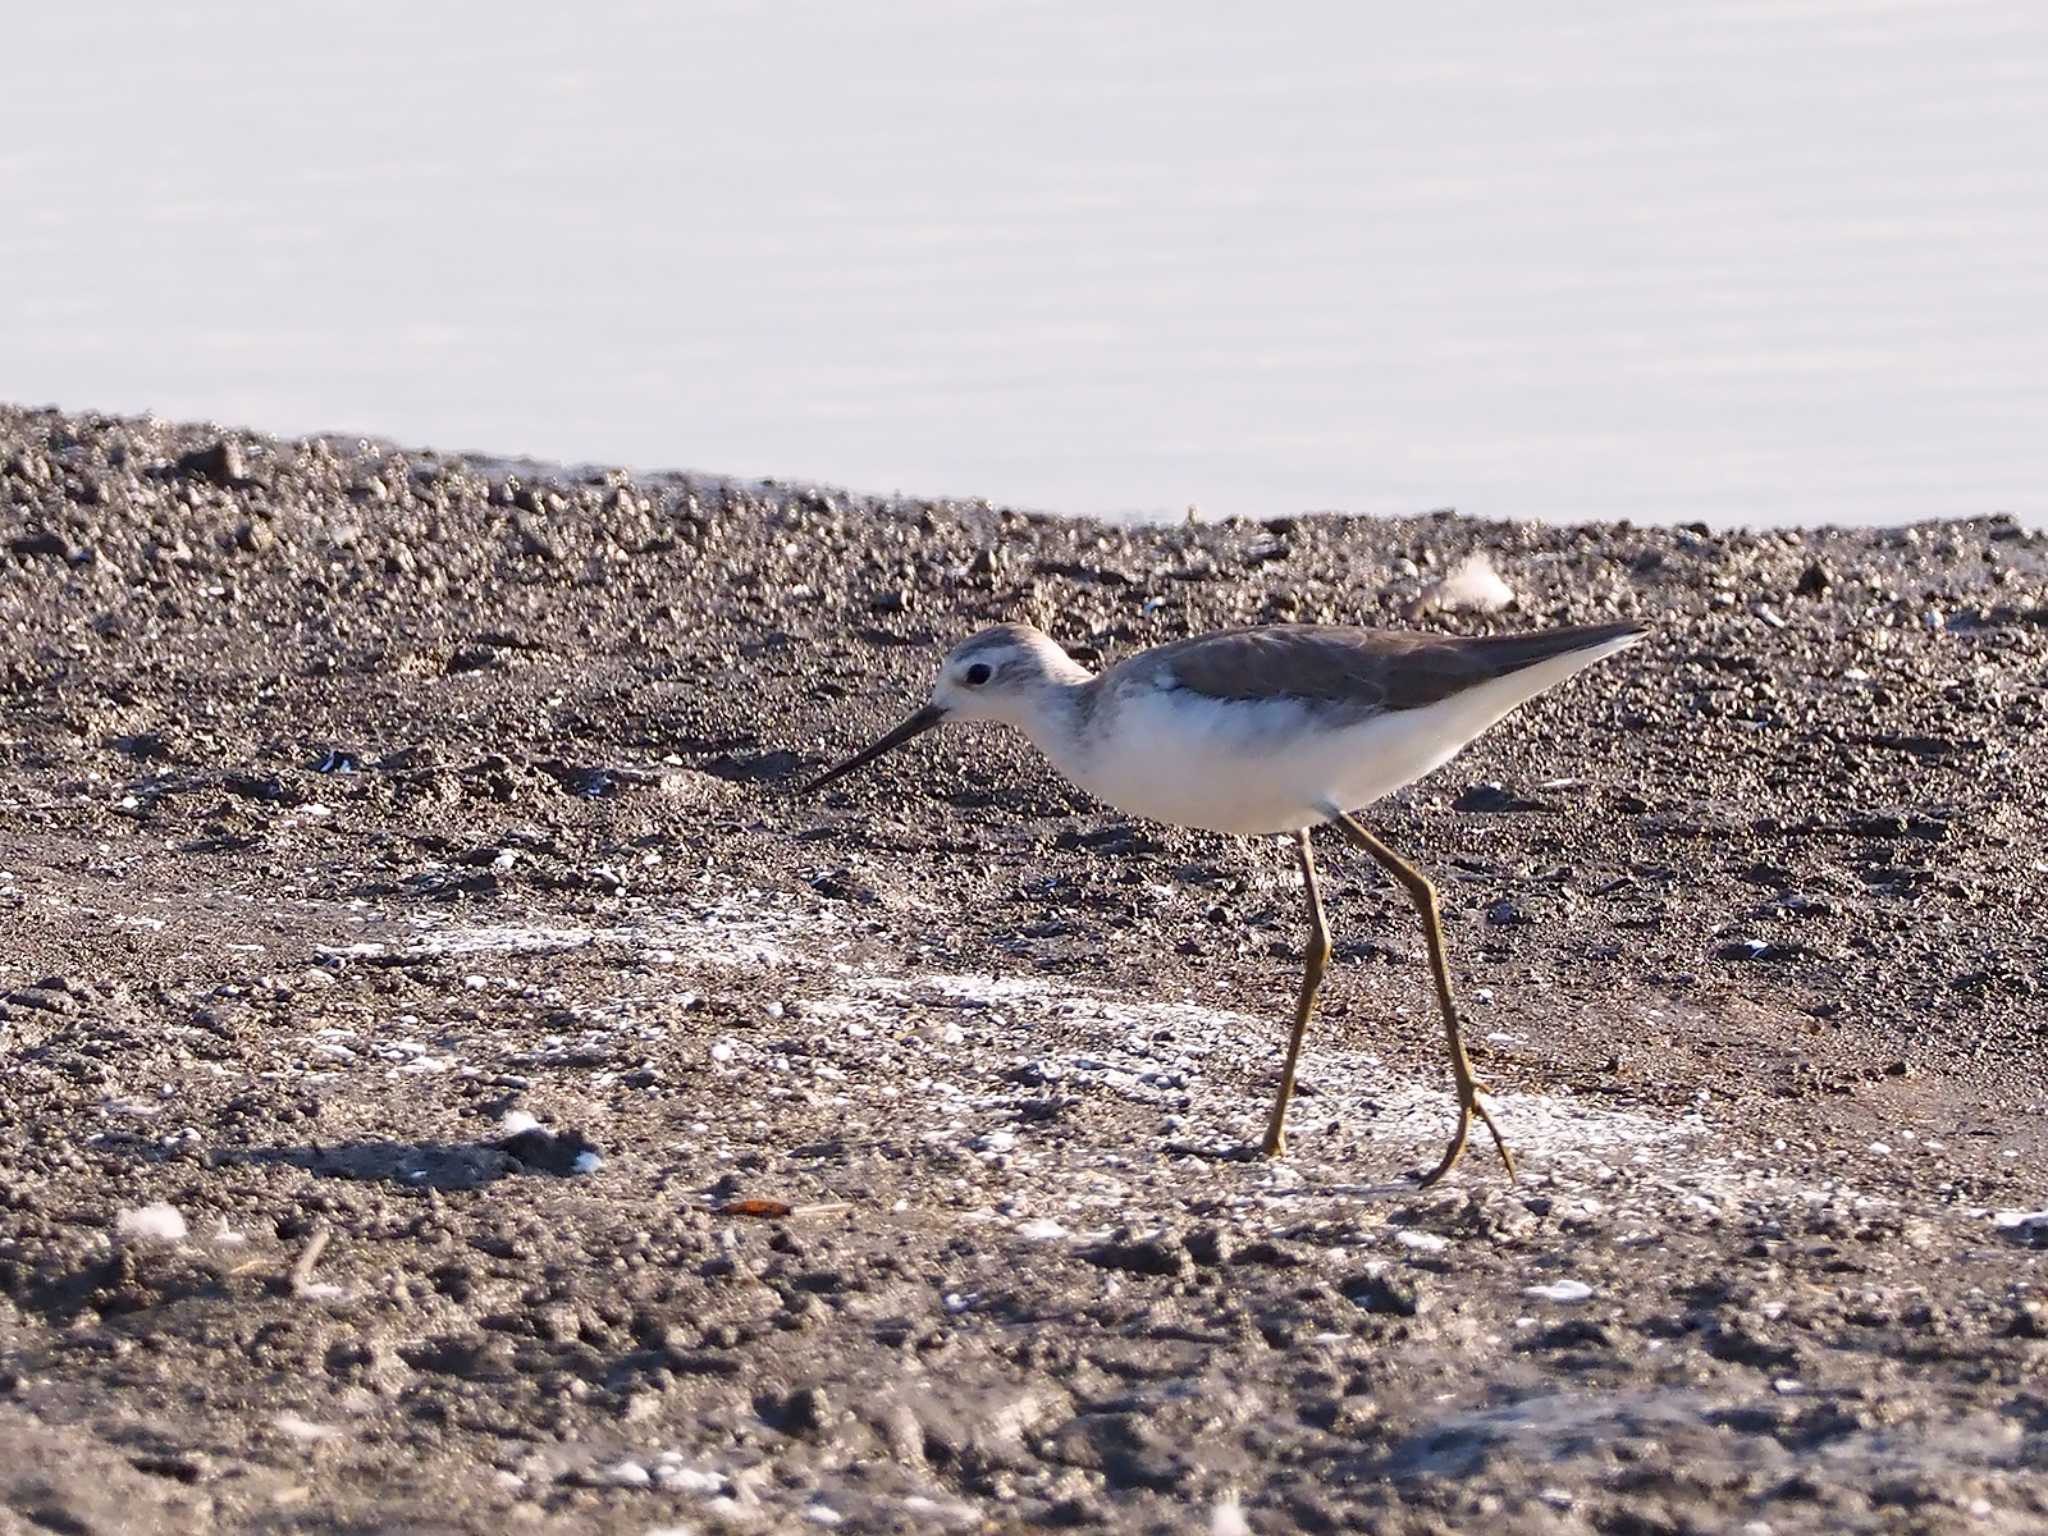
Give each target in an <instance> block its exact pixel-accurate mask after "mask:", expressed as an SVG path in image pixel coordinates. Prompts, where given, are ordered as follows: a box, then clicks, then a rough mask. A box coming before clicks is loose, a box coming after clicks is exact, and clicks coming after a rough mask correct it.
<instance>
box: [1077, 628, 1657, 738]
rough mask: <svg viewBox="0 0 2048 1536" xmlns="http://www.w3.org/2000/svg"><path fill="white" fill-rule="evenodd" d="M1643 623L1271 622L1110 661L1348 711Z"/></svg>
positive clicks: (1453, 683)
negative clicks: (1492, 626)
mask: <svg viewBox="0 0 2048 1536" xmlns="http://www.w3.org/2000/svg"><path fill="white" fill-rule="evenodd" d="M1641 632H1642V626H1641V625H1638V624H1589V625H1584V626H1580V627H1577V628H1572V629H1551V630H1543V631H1540V632H1538V633H1535V634H1523V635H1485V636H1478V637H1467V636H1461V635H1433V634H1427V633H1420V632H1416V631H1411V630H1395V629H1354V628H1350V627H1348V626H1341V625H1321V624H1273V625H1268V626H1264V627H1261V628H1257V629H1238V630H1229V631H1226V632H1224V633H1222V634H1215V635H1202V636H1198V637H1197V638H1195V639H1192V640H1181V641H1176V642H1174V643H1172V644H1170V645H1162V646H1160V647H1158V648H1157V649H1155V650H1150V651H1146V652H1144V653H1143V654H1142V655H1139V656H1134V657H1132V658H1131V660H1130V661H1128V662H1126V663H1125V664H1124V666H1123V667H1119V668H1117V669H1116V670H1117V671H1119V672H1122V671H1125V670H1126V669H1128V670H1129V671H1130V673H1131V674H1132V675H1133V677H1134V678H1135V677H1136V676H1138V675H1144V676H1146V677H1147V678H1148V680H1149V681H1151V682H1152V683H1153V684H1154V686H1157V687H1162V688H1175V689H1186V690H1187V691H1188V692H1191V693H1199V694H1203V695H1205V696H1207V697H1209V698H1212V699H1236V700H1249V699H1271V698H1293V699H1300V700H1302V701H1304V702H1306V703H1309V704H1311V705H1316V706H1319V707H1323V708H1328V709H1332V710H1336V711H1340V712H1342V713H1345V714H1357V715H1371V714H1378V713H1381V712H1382V711H1386V710H1402V709H1421V708H1423V707H1425V706H1427V705H1430V704H1435V703H1437V702H1439V701H1440V700H1443V699H1447V698H1450V697H1451V696H1452V695H1453V694H1456V693H1459V692H1461V691H1462V690H1464V689H1466V688H1470V687H1472V686H1474V685H1475V684H1478V683H1483V682H1486V681H1488V680H1489V679H1491V678H1496V677H1505V676H1506V675H1507V674H1509V673H1511V672H1519V671H1521V670H1522V668H1524V667H1530V666H1534V665H1536V664H1537V663H1538V662H1541V661H1547V660H1549V659H1550V658H1551V657H1553V656H1561V655H1564V654H1565V653H1567V652H1570V651H1577V650H1584V649H1588V648H1590V647H1592V646H1596V645H1604V644H1606V643H1607V642H1609V641H1612V640H1619V639H1623V638H1625V637H1627V636H1629V635H1634V634H1640V633H1641Z"/></svg>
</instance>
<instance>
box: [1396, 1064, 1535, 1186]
mask: <svg viewBox="0 0 2048 1536" xmlns="http://www.w3.org/2000/svg"><path fill="white" fill-rule="evenodd" d="M1485 1092H1486V1090H1485V1089H1484V1088H1482V1087H1481V1086H1480V1085H1479V1084H1478V1083H1477V1082H1476V1081H1471V1080H1467V1081H1465V1082H1461V1083H1459V1084H1458V1129H1457V1131H1456V1133H1455V1134H1454V1135H1453V1136H1452V1137H1451V1144H1450V1146H1449V1147H1447V1148H1446V1149H1445V1150H1444V1155H1443V1159H1442V1161H1440V1162H1439V1163H1438V1164H1437V1165H1436V1167H1434V1168H1432V1169H1431V1170H1430V1171H1429V1172H1428V1173H1426V1174H1424V1175H1423V1176H1422V1182H1421V1184H1420V1185H1418V1186H1417V1187H1418V1188H1421V1189H1427V1188H1429V1186H1430V1185H1432V1184H1434V1183H1436V1181H1437V1180H1438V1179H1441V1178H1442V1177H1443V1176H1444V1175H1445V1174H1447V1173H1449V1172H1450V1171H1451V1170H1452V1169H1453V1168H1455V1167H1457V1166H1458V1159H1459V1158H1461V1157H1463V1156H1464V1155H1465V1142H1466V1140H1467V1139H1468V1138H1469V1137H1470V1136H1471V1134H1472V1120H1473V1117H1474V1116H1477V1117H1478V1119H1479V1123H1480V1124H1481V1125H1484V1126H1485V1127H1486V1130H1487V1134H1489V1135H1490V1136H1492V1137H1493V1145H1494V1147H1495V1149H1496V1150H1497V1151H1498V1152H1499V1153H1500V1160H1501V1162H1502V1163H1503V1164H1504V1165H1505V1166H1506V1168H1507V1170H1508V1182H1509V1183H1511V1184H1512V1183H1513V1182H1514V1179H1515V1154H1514V1153H1512V1152H1510V1151H1509V1150H1508V1144H1507V1141H1506V1139H1505V1138H1503V1137H1502V1135H1501V1133H1500V1127H1499V1126H1497V1125H1495V1124H1494V1123H1493V1115H1492V1113H1491V1112H1490V1111H1489V1110H1488V1109H1487V1107H1486V1105H1485V1103H1484V1101H1483V1100H1482V1099H1481V1098H1480V1095H1481V1094H1483V1093H1485Z"/></svg>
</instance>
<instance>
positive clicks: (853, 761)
mask: <svg viewBox="0 0 2048 1536" xmlns="http://www.w3.org/2000/svg"><path fill="white" fill-rule="evenodd" d="M1088 677H1089V673H1088V669H1087V668H1085V667H1083V666H1082V665H1081V664H1080V663H1078V662H1077V661H1075V660H1074V659H1073V657H1071V656H1069V655H1068V654H1067V653H1066V652H1065V651H1063V650H1061V649H1060V648H1059V645H1058V644H1057V643H1056V642H1055V641H1054V640H1053V638H1052V636H1050V635H1048V634H1046V633H1045V632H1044V631H1043V630H1038V629H1033V628H1032V627H1031V626H1030V625H1029V624H998V625H996V626H995V627H994V628H993V629H984V630H983V631H982V632H981V633H980V634H978V635H976V636H975V637H974V638H973V639H971V640H966V641H963V642H961V643H960V644H959V645H958V646H956V647H954V649H953V653H952V654H951V655H949V656H948V657H947V658H946V660H945V662H944V663H943V664H942V665H941V666H940V668H939V675H938V679H937V681H935V682H934V683H933V684H932V697H931V702H930V703H929V704H927V705H925V707H924V708H923V709H920V710H919V711H918V712H917V713H916V714H914V715H912V716H911V717H910V718H909V719H907V720H905V721H904V722H903V723H902V724H901V725H899V726H897V727H896V728H895V729H894V730H893V731H890V732H889V733H888V734H887V735H886V736H884V737H882V738H881V740H879V741H877V742H875V743H874V744H873V745H872V746H869V747H866V748H864V749H863V750H861V751H859V752H856V753H855V754H854V755H853V756H852V757H849V758H848V759H847V760H846V761H845V762H843V763H840V764H839V765H838V766H837V767H835V768H832V769H830V770H829V771H827V772H825V773H823V774H820V775H819V776H818V777H817V778H815V779H813V780H811V782H810V783H808V784H806V785H804V786H803V791H802V792H803V793H805V794H808V793H810V792H811V791H812V790H816V789H822V788H823V787H824V786H825V785H827V784H830V783H831V782H832V781H833V780H835V779H838V778H841V777H843V776H844V775H846V774H849V773H851V772H853V770H854V769H856V768H860V767H864V766H865V765H866V764H868V763H871V762H873V761H874V760H875V759H876V758H878V757H880V756H881V755H882V754H883V753H884V752H888V751H892V750H894V749H895V748H897V747H900V746H902V745H903V743H904V742H906V741H909V740H911V739H912V738H913V737H916V736H921V735H923V734H924V733H925V732H926V731H928V730H930V729H931V728H932V727H933V726H936V725H944V724H946V723H947V722H948V721H953V720H995V721H999V722H1001V723H1002V724H1004V725H1014V726H1016V727H1018V729H1020V730H1022V731H1024V732H1025V733H1026V734H1028V735H1030V736H1031V737H1032V738H1033V739H1034V740H1037V739H1039V738H1040V737H1041V736H1042V734H1043V733H1044V730H1045V726H1046V723H1047V720H1048V718H1049V716H1050V715H1051V713H1052V711H1054V710H1055V708H1056V707H1057V703H1058V701H1059V700H1060V698H1061V697H1062V696H1063V694H1064V692H1065V690H1067V689H1069V688H1072V687H1075V686H1077V685H1079V684H1082V683H1085V682H1087V681H1088Z"/></svg>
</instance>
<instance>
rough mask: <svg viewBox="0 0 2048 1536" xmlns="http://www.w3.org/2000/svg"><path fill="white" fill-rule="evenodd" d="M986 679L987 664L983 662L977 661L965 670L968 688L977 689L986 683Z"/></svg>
mask: <svg viewBox="0 0 2048 1536" xmlns="http://www.w3.org/2000/svg"><path fill="white" fill-rule="evenodd" d="M988 679H989V671H988V663H987V662H985V661H977V662H976V663H975V664H974V665H973V666H971V667H969V668H968V669H967V675H966V678H965V681H966V683H967V686H968V687H970V688H979V687H980V686H981V685H982V684H983V683H985V682H987V681H988Z"/></svg>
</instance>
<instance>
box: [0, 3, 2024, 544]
mask: <svg viewBox="0 0 2048 1536" xmlns="http://www.w3.org/2000/svg"><path fill="white" fill-rule="evenodd" d="M1112 10H1114V11H1117V12H1120V15H1111V14H1109V12H1110V11H1112ZM5 32H6V38H5V46H4V50H0V397H4V398H8V399H14V400H21V401H28V402H34V403H44V402H55V403H58V404H63V405H66V406H71V407H79V408H86V407H97V408H104V409H112V410H120V411H139V410H143V409H153V410H155V411H158V412H160V413H162V414H166V415H171V416H178V417H184V416H212V417H215V418H219V419H223V420H226V421H230V422H234V423H237V424H250V425H255V426H260V427H264V428H267V429H271V430H275V431H283V432H299V431H313V430H348V431H361V432H371V433H377V434H382V435H387V436H391V437H394V438H397V439H399V440H401V441H405V442H408V443H428V444H432V445H434V446H437V447H442V448H450V449H455V448H468V449H478V450H493V451H504V452H514V453H530V454H536V455H542V456H548V457H562V458H571V459H589V460H603V461H618V462H624V463H628V464H634V465H639V466H643V467H648V468H653V467H663V466H683V467H694V468H700V469H707V470H717V471H729V472H733V473H739V474H746V475H777V476H788V477H795V478H810V479H820V480H826V481H830V482H835V483H840V484H848V485H852V486H855V487H859V488H863V489H869V490H879V491H889V490H899V489H900V490H904V491H912V492H934V493H940V492H943V493H962V494H982V495H987V496H990V497H993V498H995V499H997V500H999V501H1004V502H1009V503H1013V504H1018V505H1027V506H1036V507H1045V508H1050V509H1054V510H1060V511H1071V512H1112V513H1124V512H1161V511H1164V512H1178V511H1180V510H1181V509H1183V508H1185V507H1186V506H1187V505H1189V504H1190V503H1193V504H1197V505H1199V506H1200V507H1201V508H1202V509H1203V511H1204V512H1208V513H1224V512H1245V513H1254V514H1269V513H1275V512H1286V511H1295V510H1300V509H1302V508H1308V507H1346V508H1351V509H1355V510H1361V511H1408V510H1414V509H1418V508H1424V507H1433V506H1441V505H1456V506H1458V507H1460V508H1462V509H1464V510H1466V511H1469V512H1477V513H1486V514H1495V515H1539V516H1544V517H1553V518H1575V517H1586V516H1610V515H1626V516H1635V517H1639V518H1689V517H1698V516H1705V517H1709V518H1714V519H1720V520H1731V521H1747V522H1765V521H1787V520H1796V521H1823V520H1829V521H1873V520H1898V519H1905V518H1915V517H1924V516H1944V515H1952V514H1976V513H1985V512H1990V511H1994V510H2007V511H2013V512H2017V513H2020V514H2021V515H2023V516H2026V517H2027V518H2029V520H2031V521H2036V522H2039V521H2043V520H2048V105H2044V103H2048V10H2044V9H2043V8H2042V7H2041V6H2039V5H2038V4H2036V3H2033V0H1987V3H1981V4H1973V3H1968V0H1937V3H1928V4H1917V3H1911V0H1900V3H1885V0H1867V3H1832V0H1755V3H1743V0H1726V3H1713V4H1708V3H1697V4H1672V5H1665V6H1656V7H1651V6H1644V5H1641V4H1637V3H1628V4H1604V3H1560V4H1556V5H1547V6H1541V7H1536V6H1514V5H1509V4H1505V3H1493V4H1473V3H1464V4H1460V3H1437V4H1432V5H1418V4H1413V3H1403V4H1369V5H1350V4H1347V5H1336V4H1328V5H1313V4H1301V5H1294V6H1257V7H1253V6H1245V5H1239V4H1212V5H1190V4H1186V3H1183V4H1177V5H1172V6H1168V5H1164V4H1159V5H1145V6H1123V7H1112V6H1105V5H1103V4H1101V3H1097V0H1036V3H1011V0H984V3H968V0H891V3H889V4H886V5H884V4H880V3H872V4H856V3H851V0H827V3H798V0H777V3H772V4H771V3H761V4H717V3H703V0H690V3H682V4H672V3H652V0H650V3H644V4H621V3H611V4H602V3H600V4H582V5H578V6H574V7H569V6H555V5H545V6H543V5H535V4H516V5H515V4H504V3H495V4H489V5H484V4H472V5H464V4H454V3H445V0H437V3H435V4H431V5H426V4H415V3H404V4H400V3H367V4H362V5H357V6H352V7H345V8H339V9H337V8H331V7H330V8H315V7H309V6H298V5H278V4H275V3H274V0H214V3H190V0H176V3H171V0H164V3H160V4H158V3H144V0H133V3H130V4H127V5H122V4H118V3H101V4H79V5H56V4H21V5H18V6H13V7H10V8H9V12H8V16H7V21H6V27H5Z"/></svg>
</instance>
